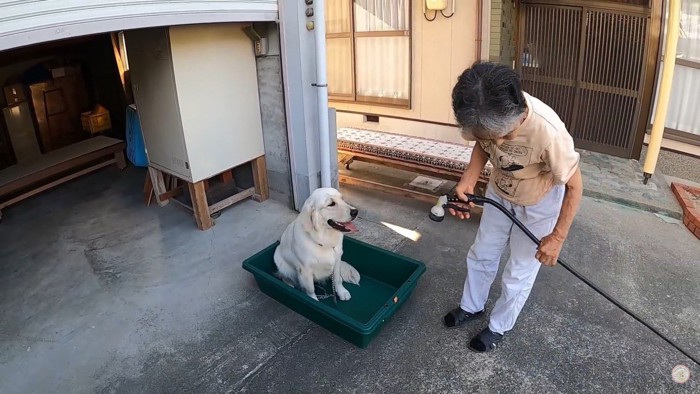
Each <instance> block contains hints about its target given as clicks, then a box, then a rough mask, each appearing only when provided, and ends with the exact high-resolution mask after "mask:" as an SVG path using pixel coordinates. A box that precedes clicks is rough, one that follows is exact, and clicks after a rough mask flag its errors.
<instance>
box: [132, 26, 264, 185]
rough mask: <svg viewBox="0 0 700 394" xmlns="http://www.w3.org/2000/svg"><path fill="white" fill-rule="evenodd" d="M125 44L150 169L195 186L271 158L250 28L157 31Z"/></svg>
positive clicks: (138, 33) (146, 31)
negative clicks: (265, 138) (265, 140)
mask: <svg viewBox="0 0 700 394" xmlns="http://www.w3.org/2000/svg"><path fill="white" fill-rule="evenodd" d="M125 38H126V50H127V53H128V56H129V69H130V70H129V71H130V75H131V81H132V85H133V88H134V89H133V90H134V99H135V101H136V107H137V110H138V113H139V118H140V121H141V127H142V130H143V137H144V142H145V145H146V151H147V153H148V160H149V165H151V166H153V167H155V168H158V169H159V170H161V171H164V172H167V173H170V174H173V175H175V176H177V177H179V178H181V179H184V180H186V181H188V182H192V183H195V182H199V181H201V180H204V179H208V178H211V177H213V176H215V175H217V174H220V173H221V172H223V171H226V170H228V169H230V168H233V167H236V166H238V165H241V164H243V163H246V162H248V161H250V160H252V159H255V158H256V157H259V156H262V155H264V154H265V151H264V146H263V136H262V119H261V116H260V99H259V94H258V80H257V70H256V63H255V55H254V52H253V45H252V43H251V41H250V39H249V38H248V36H246V34H245V33H244V31H243V25H240V24H234V23H229V24H206V25H187V26H173V27H162V28H149V29H143V30H134V31H127V32H125Z"/></svg>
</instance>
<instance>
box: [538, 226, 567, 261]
mask: <svg viewBox="0 0 700 394" xmlns="http://www.w3.org/2000/svg"><path fill="white" fill-rule="evenodd" d="M562 246H564V239H563V238H561V237H559V236H557V235H555V234H553V233H552V234H549V235H548V236H546V237H544V238H542V242H540V247H539V248H537V254H535V258H536V259H537V260H539V262H540V263H542V264H543V265H546V266H549V267H554V266H555V265H557V259H558V258H559V253H561V248H562Z"/></svg>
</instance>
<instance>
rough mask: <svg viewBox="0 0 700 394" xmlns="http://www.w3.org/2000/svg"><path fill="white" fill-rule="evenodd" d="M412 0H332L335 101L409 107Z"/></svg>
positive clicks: (329, 28) (329, 22) (329, 21)
mask: <svg viewBox="0 0 700 394" xmlns="http://www.w3.org/2000/svg"><path fill="white" fill-rule="evenodd" d="M410 25H411V23H410V0H328V1H327V2H326V52H327V62H328V95H329V98H330V99H331V100H336V101H341V100H342V101H351V102H357V103H367V104H383V105H391V106H398V107H409V106H410V99H411V30H410Z"/></svg>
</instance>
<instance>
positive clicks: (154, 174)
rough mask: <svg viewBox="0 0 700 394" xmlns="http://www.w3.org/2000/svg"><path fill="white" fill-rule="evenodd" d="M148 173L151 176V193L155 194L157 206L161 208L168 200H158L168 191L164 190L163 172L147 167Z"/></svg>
mask: <svg viewBox="0 0 700 394" xmlns="http://www.w3.org/2000/svg"><path fill="white" fill-rule="evenodd" d="M148 173H149V174H150V176H151V183H152V184H153V191H154V192H155V194H156V203H158V206H161V207H164V206H166V205H168V200H161V199H160V196H161V195H162V194H164V193H165V192H167V191H168V190H167V189H166V188H165V181H164V180H163V172H161V171H160V170H157V169H155V168H153V167H151V166H149V167H148Z"/></svg>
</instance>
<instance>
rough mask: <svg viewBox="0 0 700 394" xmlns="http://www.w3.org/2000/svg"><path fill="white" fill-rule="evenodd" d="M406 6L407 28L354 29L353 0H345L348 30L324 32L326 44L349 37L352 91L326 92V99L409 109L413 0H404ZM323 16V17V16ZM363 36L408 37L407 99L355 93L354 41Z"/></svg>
mask: <svg viewBox="0 0 700 394" xmlns="http://www.w3.org/2000/svg"><path fill="white" fill-rule="evenodd" d="M405 1H406V3H407V6H408V30H393V31H367V32H357V31H355V0H348V1H346V2H345V3H346V7H350V10H349V13H348V15H350V21H349V23H350V31H349V32H344V33H326V45H327V43H328V39H329V38H330V39H334V38H349V39H350V62H351V64H350V67H351V70H352V72H351V75H352V93H350V94H337V93H335V94H333V93H331V92H328V100H329V101H334V102H339V103H352V104H363V105H374V106H382V107H390V108H400V109H411V107H412V103H413V100H412V98H413V1H411V0H405ZM324 18H325V17H324ZM324 23H325V20H324ZM364 37H408V99H392V98H383V97H373V96H359V95H358V94H357V62H356V52H355V47H356V45H355V41H356V40H357V38H364Z"/></svg>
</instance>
